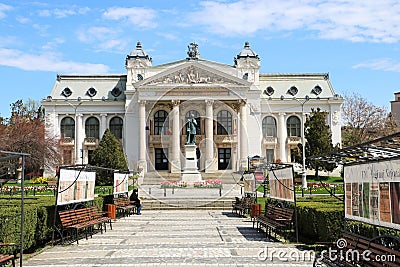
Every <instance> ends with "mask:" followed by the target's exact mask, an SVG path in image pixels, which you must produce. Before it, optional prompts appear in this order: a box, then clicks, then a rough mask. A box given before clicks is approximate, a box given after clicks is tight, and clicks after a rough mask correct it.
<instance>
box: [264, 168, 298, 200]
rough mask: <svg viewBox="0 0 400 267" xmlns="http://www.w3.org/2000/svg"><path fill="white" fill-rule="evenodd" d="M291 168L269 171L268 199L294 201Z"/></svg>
mask: <svg viewBox="0 0 400 267" xmlns="http://www.w3.org/2000/svg"><path fill="white" fill-rule="evenodd" d="M293 190H294V183H293V168H292V167H288V168H284V169H278V170H271V171H270V172H269V191H270V197H271V198H274V199H279V200H285V201H291V202H294V201H295V199H294V198H295V194H294V191H293Z"/></svg>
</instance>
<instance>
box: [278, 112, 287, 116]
mask: <svg viewBox="0 0 400 267" xmlns="http://www.w3.org/2000/svg"><path fill="white" fill-rule="evenodd" d="M278 115H279V116H285V115H286V113H285V112H279V113H278Z"/></svg>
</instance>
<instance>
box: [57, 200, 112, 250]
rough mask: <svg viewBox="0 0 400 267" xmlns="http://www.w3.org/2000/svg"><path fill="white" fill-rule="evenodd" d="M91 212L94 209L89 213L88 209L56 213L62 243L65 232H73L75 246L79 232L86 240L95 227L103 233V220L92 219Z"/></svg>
mask: <svg viewBox="0 0 400 267" xmlns="http://www.w3.org/2000/svg"><path fill="white" fill-rule="evenodd" d="M96 209H97V207H96ZM93 210H94V209H92V212H91V210H90V209H89V208H81V209H76V210H64V211H59V212H58V214H59V216H60V221H61V226H62V230H61V239H62V241H63V242H64V232H65V231H73V232H74V234H75V240H76V243H77V244H78V243H79V242H78V240H79V232H80V231H84V233H85V238H86V239H88V235H90V237H92V234H93V231H94V227H95V226H97V227H98V230H100V231H101V232H103V225H105V219H99V218H94V217H92V216H93ZM107 222H108V221H107Z"/></svg>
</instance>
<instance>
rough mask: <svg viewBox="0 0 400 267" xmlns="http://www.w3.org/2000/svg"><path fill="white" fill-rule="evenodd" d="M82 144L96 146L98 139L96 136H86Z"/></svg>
mask: <svg viewBox="0 0 400 267" xmlns="http://www.w3.org/2000/svg"><path fill="white" fill-rule="evenodd" d="M83 144H84V145H85V146H97V145H98V144H99V139H98V138H96V137H86V138H85V141H84V142H83Z"/></svg>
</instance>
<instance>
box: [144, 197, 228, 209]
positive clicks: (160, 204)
mask: <svg viewBox="0 0 400 267" xmlns="http://www.w3.org/2000/svg"><path fill="white" fill-rule="evenodd" d="M233 201H234V199H222V200H207V199H165V200H155V199H154V200H151V199H146V200H143V201H142V203H143V204H142V205H143V209H145V210H165V209H170V210H171V209H217V210H229V209H231V208H232V202H233Z"/></svg>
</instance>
